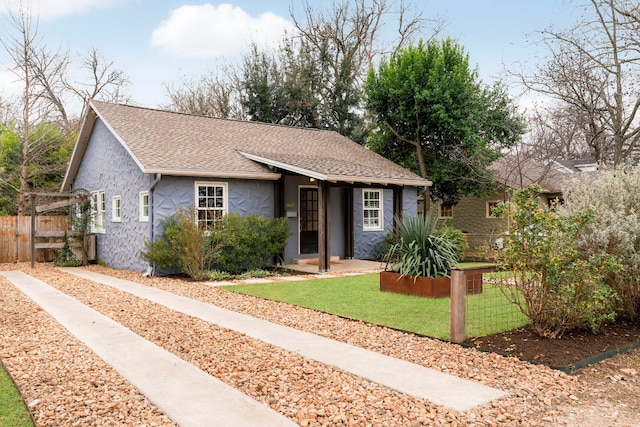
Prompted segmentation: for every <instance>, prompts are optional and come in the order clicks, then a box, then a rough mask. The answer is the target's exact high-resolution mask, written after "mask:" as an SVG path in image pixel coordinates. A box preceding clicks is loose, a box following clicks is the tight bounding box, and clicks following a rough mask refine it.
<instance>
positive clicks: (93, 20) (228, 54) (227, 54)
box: [0, 0, 575, 107]
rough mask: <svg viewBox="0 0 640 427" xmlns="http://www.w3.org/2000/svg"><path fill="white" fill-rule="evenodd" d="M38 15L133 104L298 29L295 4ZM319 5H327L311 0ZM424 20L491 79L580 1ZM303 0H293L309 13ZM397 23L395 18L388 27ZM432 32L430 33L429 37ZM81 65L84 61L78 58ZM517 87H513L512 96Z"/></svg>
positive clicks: (86, 5) (488, 5)
mask: <svg viewBox="0 0 640 427" xmlns="http://www.w3.org/2000/svg"><path fill="white" fill-rule="evenodd" d="M19 1H20V0H0V4H1V5H2V6H0V31H1V32H2V36H3V37H4V35H5V34H6V32H7V31H8V29H9V27H8V26H7V15H6V10H7V7H11V8H13V9H14V10H16V9H17V4H19ZM22 3H23V4H25V5H29V7H30V8H31V10H32V12H33V13H34V14H35V13H37V14H38V19H39V23H40V26H39V34H40V36H41V37H42V40H43V43H44V44H45V45H46V46H47V47H48V48H49V49H51V50H54V49H56V48H58V47H62V48H65V49H66V48H68V49H69V50H70V52H71V54H72V55H77V54H81V53H86V52H87V51H88V50H89V49H90V48H92V47H95V48H96V49H97V50H98V51H99V52H100V53H101V54H102V55H103V56H105V57H106V58H108V59H109V60H111V61H113V63H114V65H115V66H116V67H117V68H120V69H122V70H123V71H124V73H125V74H126V75H127V76H128V77H129V79H130V80H131V84H130V86H129V87H128V88H127V90H126V92H127V94H128V95H129V96H130V97H131V99H132V103H134V104H136V105H142V106H147V107H157V106H159V105H160V104H162V103H166V102H167V99H166V97H165V95H164V86H163V85H164V84H171V83H178V82H179V80H180V78H181V77H182V76H188V77H194V76H200V75H202V74H205V73H208V72H210V71H216V70H219V69H220V66H221V65H223V64H225V63H229V62H233V61H235V60H237V58H238V55H237V53H238V52H242V51H243V49H245V48H246V45H247V41H249V40H252V39H253V40H257V41H259V42H264V43H276V42H277V40H279V39H280V38H281V35H282V34H283V31H284V30H285V29H287V28H289V29H290V28H291V25H292V24H291V18H290V16H289V7H290V5H291V4H292V3H291V0H271V1H265V0H228V1H226V2H219V1H213V0H209V1H207V0H200V1H196V0H194V1H184V0H183V1H179V0H40V1H35V0H34V1H25V0H22ZM310 3H311V4H312V5H313V6H314V7H321V6H325V5H329V4H330V3H331V2H330V1H328V0H327V1H325V0H322V1H320V0H310ZM415 3H416V7H417V8H418V10H419V11H421V12H422V13H423V17H426V18H436V17H443V18H444V19H445V22H447V25H446V27H445V31H444V34H446V35H449V36H451V37H452V38H454V39H456V40H457V41H458V42H459V43H460V44H462V45H463V46H464V47H465V50H466V51H467V53H468V54H469V55H470V59H471V63H472V64H474V65H477V67H478V69H479V71H480V75H481V77H482V79H483V81H485V82H486V83H490V82H493V81H494V80H495V79H497V78H500V76H501V74H502V72H503V71H504V69H505V68H507V69H513V68H514V67H517V66H518V65H517V64H518V63H523V64H532V63H533V61H534V60H535V57H536V55H539V54H540V52H538V51H536V49H535V48H534V47H532V46H531V45H529V44H527V42H526V38H527V35H530V34H531V33H532V32H534V31H536V30H541V29H544V28H545V27H547V26H549V25H554V26H555V27H558V28H565V27H567V26H568V25H570V24H571V23H572V22H573V21H574V12H575V6H574V4H573V3H571V2H569V1H564V0H536V1H529V0H449V1H446V0H416V1H415ZM301 4H302V2H301V0H293V5H294V9H296V10H302V6H301ZM389 25H390V24H389ZM428 35H429V34H425V36H428ZM0 64H2V68H1V69H0V97H2V98H9V97H10V96H11V95H12V93H13V91H14V89H15V87H14V85H13V84H12V81H13V80H15V78H14V77H12V76H11V75H10V74H9V73H8V72H7V71H6V64H7V58H6V52H4V51H3V50H0ZM76 64H77V62H76ZM517 92H518V90H517V88H515V87H514V88H513V89H512V93H513V94H514V95H515V94H516V93H517Z"/></svg>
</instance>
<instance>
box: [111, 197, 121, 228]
mask: <svg viewBox="0 0 640 427" xmlns="http://www.w3.org/2000/svg"><path fill="white" fill-rule="evenodd" d="M120 200H121V199H120V196H113V198H112V199H111V221H113V222H121V221H122V205H121V201H120Z"/></svg>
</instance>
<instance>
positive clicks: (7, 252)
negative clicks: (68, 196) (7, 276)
mask: <svg viewBox="0 0 640 427" xmlns="http://www.w3.org/2000/svg"><path fill="white" fill-rule="evenodd" d="M68 226H69V217H68V216H44V215H39V216H36V230H38V232H40V231H44V232H46V231H60V230H66V229H67V228H68ZM55 256H56V251H55V250H52V249H44V250H38V251H36V261H38V262H48V261H52V260H53V258H55ZM30 260H31V217H30V216H19V217H18V216H0V263H5V262H16V261H17V262H27V261H30Z"/></svg>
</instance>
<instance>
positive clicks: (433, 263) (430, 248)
mask: <svg viewBox="0 0 640 427" xmlns="http://www.w3.org/2000/svg"><path fill="white" fill-rule="evenodd" d="M395 221H396V225H397V227H398V234H399V241H398V242H397V243H396V244H394V245H393V246H391V248H390V249H389V251H388V252H387V254H386V255H385V258H384V259H385V261H386V262H387V264H389V265H390V266H391V269H392V270H393V271H396V272H398V273H400V274H402V275H403V276H414V277H417V276H426V277H440V276H449V274H450V271H451V268H452V267H455V266H456V264H457V263H458V257H459V255H460V242H459V239H458V238H457V237H456V236H454V235H453V234H452V233H451V232H449V231H448V230H447V229H446V228H438V219H437V218H435V217H433V216H431V215H429V214H426V215H418V216H406V217H403V218H402V219H401V220H400V219H398V218H396V219H395Z"/></svg>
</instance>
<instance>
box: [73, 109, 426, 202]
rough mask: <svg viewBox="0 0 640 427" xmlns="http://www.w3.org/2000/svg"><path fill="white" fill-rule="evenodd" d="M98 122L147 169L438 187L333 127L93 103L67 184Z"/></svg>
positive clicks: (201, 174)
mask: <svg viewBox="0 0 640 427" xmlns="http://www.w3.org/2000/svg"><path fill="white" fill-rule="evenodd" d="M97 119H100V120H102V121H103V122H104V123H105V125H106V126H107V127H108V128H109V129H110V131H111V132H112V133H113V134H114V135H115V137H116V138H117V139H118V141H119V142H120V143H121V144H122V145H123V147H124V148H125V149H126V150H127V151H128V152H129V154H130V155H131V156H132V158H133V159H134V160H135V162H136V163H137V165H138V166H139V167H140V169H141V170H142V171H143V172H144V173H150V174H151V173H160V174H164V175H174V176H195V177H212V178H242V179H278V178H279V177H280V174H279V173H277V172H276V171H277V169H281V170H286V171H290V172H294V173H298V174H301V175H304V176H309V177H313V178H316V179H320V180H326V181H330V182H357V183H365V184H383V185H392V184H395V185H411V186H429V185H431V182H430V181H428V180H426V179H423V178H421V177H419V176H418V175H415V174H414V173H412V172H410V171H408V170H406V169H404V168H402V167H400V166H398V165H397V164H395V163H393V162H392V161H390V160H388V159H386V158H384V157H382V156H380V155H378V154H376V153H374V152H372V151H371V150H369V149H367V148H365V147H363V146H361V145H359V144H357V143H355V142H353V141H351V140H350V139H348V138H346V137H344V136H342V135H340V134H339V133H337V132H333V131H325V130H317V129H308V128H295V127H288V126H279V125H272V124H265V123H257V122H249V121H240V120H229V119H217V118H210V117H201V116H194V115H188V114H181V113H175V112H168V111H161V110H154V109H149V108H141V107H134V106H129V105H122V104H111V103H106V102H99V101H91V103H90V108H89V112H88V113H87V116H86V117H85V122H84V123H83V126H82V129H81V132H80V135H79V137H78V141H77V143H76V147H75V148H74V152H73V155H72V158H71V162H70V164H69V168H68V170H67V174H66V176H65V179H64V182H63V187H62V188H63V189H65V188H67V187H68V186H69V185H70V183H71V181H72V180H73V178H74V177H75V174H76V173H77V170H78V167H79V165H80V161H81V159H82V156H83V154H84V150H85V149H86V146H87V144H88V140H89V137H90V135H91V131H92V129H93V125H94V124H95V122H96V120H97Z"/></svg>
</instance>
